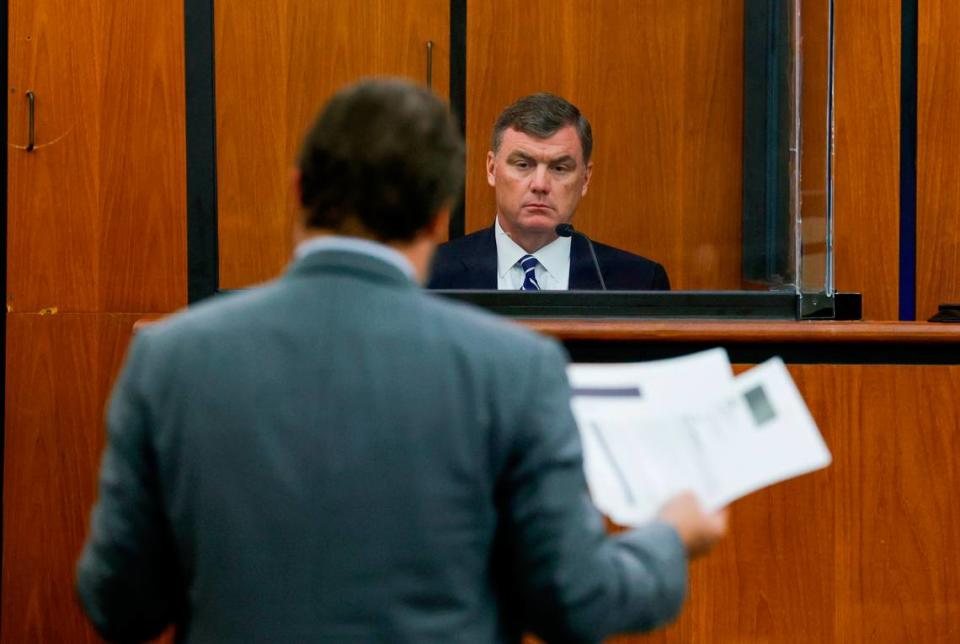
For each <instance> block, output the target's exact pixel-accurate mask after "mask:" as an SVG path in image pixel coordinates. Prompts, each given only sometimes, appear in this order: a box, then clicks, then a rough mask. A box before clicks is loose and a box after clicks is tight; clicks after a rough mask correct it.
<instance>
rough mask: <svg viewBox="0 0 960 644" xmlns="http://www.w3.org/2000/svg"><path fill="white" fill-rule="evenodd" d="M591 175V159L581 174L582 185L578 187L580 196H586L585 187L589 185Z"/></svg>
mask: <svg viewBox="0 0 960 644" xmlns="http://www.w3.org/2000/svg"><path fill="white" fill-rule="evenodd" d="M591 176H593V161H591V162H590V163H588V164H587V171H586V173H584V175H583V187H582V188H581V189H580V196H581V197H586V196H587V189H588V188H589V187H590V177H591Z"/></svg>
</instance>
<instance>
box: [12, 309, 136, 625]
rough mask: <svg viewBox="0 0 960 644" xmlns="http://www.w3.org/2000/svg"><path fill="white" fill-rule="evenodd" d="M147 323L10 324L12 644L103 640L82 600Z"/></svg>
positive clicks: (112, 317)
mask: <svg viewBox="0 0 960 644" xmlns="http://www.w3.org/2000/svg"><path fill="white" fill-rule="evenodd" d="M138 318H139V316H138V315H132V314H126V315H119V314H87V313H67V314H62V313H61V314H56V315H35V314H23V313H15V314H11V315H8V317H7V367H6V369H7V370H6V382H7V385H6V429H5V437H4V454H3V458H4V468H3V528H4V538H3V590H2V600H3V606H2V614H3V626H2V640H3V641H4V642H31V641H36V642H76V641H91V642H93V641H97V640H96V639H95V638H94V637H93V636H92V631H91V629H90V627H89V626H88V625H87V624H86V619H85V618H84V617H83V615H82V613H81V611H80V609H79V605H78V603H77V601H76V599H75V594H74V586H73V579H74V565H75V562H76V558H77V556H78V555H79V553H80V547H81V545H82V543H83V540H84V538H85V536H86V532H87V527H88V519H89V512H90V508H91V506H92V504H93V500H94V498H95V495H96V478H97V472H98V470H99V463H100V452H101V450H102V447H103V441H104V437H105V433H104V429H103V411H104V403H105V401H106V398H107V395H108V392H109V390H110V387H111V385H112V382H113V379H114V377H115V374H116V372H117V370H118V369H119V366H120V363H121V360H122V358H123V355H124V352H125V351H126V346H127V343H128V340H129V337H130V330H131V328H132V326H133V323H134V321H135V320H136V319H138Z"/></svg>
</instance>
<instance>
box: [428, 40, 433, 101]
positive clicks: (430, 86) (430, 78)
mask: <svg viewBox="0 0 960 644" xmlns="http://www.w3.org/2000/svg"><path fill="white" fill-rule="evenodd" d="M427 89H433V41H432V40H428V41H427Z"/></svg>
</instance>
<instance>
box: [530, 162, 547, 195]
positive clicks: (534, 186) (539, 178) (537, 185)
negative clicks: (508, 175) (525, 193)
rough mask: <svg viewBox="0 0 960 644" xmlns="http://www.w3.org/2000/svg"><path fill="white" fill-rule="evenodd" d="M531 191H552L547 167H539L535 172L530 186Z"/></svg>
mask: <svg viewBox="0 0 960 644" xmlns="http://www.w3.org/2000/svg"><path fill="white" fill-rule="evenodd" d="M530 189H531V190H533V191H534V192H549V191H550V175H549V173H548V172H547V168H546V166H542V165H538V166H537V168H536V170H534V171H533V180H532V182H531V184H530Z"/></svg>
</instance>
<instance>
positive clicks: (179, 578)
mask: <svg viewBox="0 0 960 644" xmlns="http://www.w3.org/2000/svg"><path fill="white" fill-rule="evenodd" d="M462 168H463V144H462V141H461V139H460V137H459V134H458V133H457V130H456V128H455V125H454V123H453V121H452V119H451V118H450V116H449V114H448V113H447V111H446V109H445V108H444V106H443V104H442V103H441V102H440V101H439V100H437V99H436V98H435V97H433V96H432V95H431V94H429V93H428V92H426V91H425V90H422V89H418V88H416V87H414V86H412V85H409V84H407V83H404V82H401V81H383V80H381V81H368V82H364V83H361V84H359V85H356V86H353V87H351V88H348V89H346V90H344V91H342V92H341V93H339V94H338V95H337V96H335V97H334V98H333V100H332V101H331V102H330V103H329V104H328V105H327V107H326V108H325V110H324V111H323V112H322V114H321V115H320V117H319V118H318V120H317V121H316V123H315V124H314V125H313V127H312V129H311V131H310V132H309V134H308V136H307V138H306V141H305V143H304V146H303V150H302V152H301V155H300V160H299V171H300V175H299V179H298V189H299V194H300V200H301V203H302V204H303V207H304V213H305V216H304V220H303V225H302V227H301V230H300V233H299V235H298V236H299V237H300V243H299V245H298V246H297V251H296V259H295V260H294V261H293V263H292V264H291V266H290V269H289V270H288V271H287V273H286V274H285V275H284V276H282V277H281V278H280V279H278V280H276V281H275V282H273V283H270V284H267V285H266V286H263V287H261V288H256V289H252V290H249V291H246V292H243V293H239V294H235V295H230V296H224V297H221V298H216V299H215V300H214V301H211V302H207V303H204V304H201V305H198V306H195V307H193V308H191V310H189V311H188V312H186V313H183V314H181V315H178V316H175V317H173V318H171V319H169V320H167V321H164V322H161V323H158V324H155V325H151V326H150V327H149V328H147V329H144V330H142V331H141V332H140V333H138V334H137V336H136V338H135V339H134V341H133V343H132V345H131V348H130V350H129V354H128V356H127V360H126V364H125V366H124V368H123V371H122V373H121V375H120V378H119V380H118V382H117V385H116V388H115V390H114V392H113V396H112V399H111V402H110V406H109V411H108V418H107V427H108V440H107V447H106V452H105V454H104V457H103V464H102V469H101V476H100V495H99V499H98V501H97V505H96V507H95V508H94V511H93V517H92V526H91V532H90V536H89V539H88V541H87V543H86V546H85V547H84V551H83V554H82V556H81V558H80V561H79V564H78V572H77V586H78V590H79V595H80V598H81V601H82V603H83V606H84V608H85V610H86V612H87V614H88V615H89V616H90V619H91V620H92V621H93V623H94V624H95V626H96V628H97V629H98V630H99V631H100V633H101V634H103V635H104V636H105V637H107V638H108V639H117V640H137V639H145V638H149V637H152V636H154V635H156V634H158V633H160V632H161V631H162V630H163V629H164V628H165V627H166V626H167V625H168V624H175V625H176V627H177V629H178V639H179V640H180V641H187V642H247V641H249V642H305V641H324V642H367V641H381V642H453V641H458V642H509V641H518V640H519V638H520V636H521V633H523V632H524V631H533V632H535V633H538V634H539V635H541V636H542V637H544V638H546V639H547V640H550V641H591V640H597V639H600V638H602V637H604V636H606V635H608V634H611V633H615V632H619V631H625V630H633V629H649V628H652V627H655V626H657V625H659V624H662V623H664V622H666V621H668V620H670V619H671V618H673V616H675V615H676V614H677V612H678V610H679V608H680V605H681V603H682V600H683V596H684V593H685V585H686V581H685V580H686V571H687V558H688V555H696V554H699V553H701V552H703V551H705V550H706V549H707V548H708V547H709V546H710V545H711V544H712V543H713V542H715V541H716V540H717V539H718V538H719V536H720V534H721V533H722V532H723V530H724V525H723V523H724V517H723V516H722V515H714V514H704V513H703V512H701V511H700V509H699V507H698V506H697V504H696V502H695V501H694V500H693V499H692V497H690V496H689V495H685V496H681V497H678V498H677V499H674V500H673V501H672V502H670V503H669V504H668V505H667V507H666V508H665V509H664V511H663V513H662V516H661V520H659V521H656V522H654V523H651V524H650V525H647V526H646V527H644V528H642V529H639V530H632V531H628V532H624V533H621V534H618V535H616V536H608V535H607V534H606V533H605V530H604V525H603V521H602V519H601V517H600V516H599V515H598V513H597V512H596V510H595V509H594V508H593V506H592V505H591V503H590V499H589V497H588V496H587V490H586V486H585V482H584V476H583V472H582V463H581V453H580V443H579V440H578V436H577V430H576V427H575V425H574V420H573V418H572V416H571V412H570V404H569V389H568V385H567V381H566V377H565V373H564V367H565V358H564V354H563V352H562V350H561V349H560V348H559V347H558V346H557V345H556V344H555V343H553V342H552V341H549V340H547V339H544V338H541V337H538V336H536V335H534V334H533V333H531V332H528V331H526V330H524V329H522V328H520V327H517V326H514V325H511V324H509V323H507V322H504V321H501V320H499V319H496V318H494V317H493V316H491V315H488V314H486V313H483V312H480V311H477V310H474V309H471V308H468V307H466V306H464V305H458V304H454V303H451V302H448V301H444V300H442V299H440V298H438V297H435V296H433V295H430V294H428V293H426V292H424V291H422V290H421V289H420V288H419V286H418V282H422V281H423V280H424V279H425V277H426V271H427V267H428V266H429V262H430V258H431V255H432V253H433V250H434V248H435V246H436V245H437V243H438V241H440V240H441V239H442V237H443V233H444V230H445V228H446V226H447V219H448V213H449V208H450V205H451V204H452V203H453V200H454V198H455V195H457V194H458V192H459V189H460V185H461V181H462V172H463V170H462Z"/></svg>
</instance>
